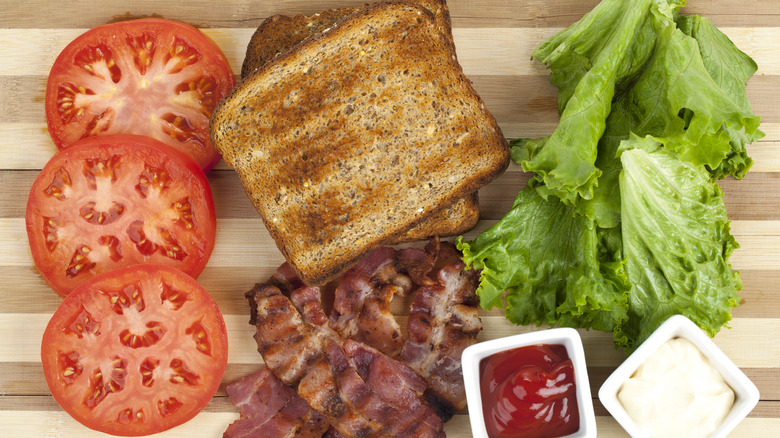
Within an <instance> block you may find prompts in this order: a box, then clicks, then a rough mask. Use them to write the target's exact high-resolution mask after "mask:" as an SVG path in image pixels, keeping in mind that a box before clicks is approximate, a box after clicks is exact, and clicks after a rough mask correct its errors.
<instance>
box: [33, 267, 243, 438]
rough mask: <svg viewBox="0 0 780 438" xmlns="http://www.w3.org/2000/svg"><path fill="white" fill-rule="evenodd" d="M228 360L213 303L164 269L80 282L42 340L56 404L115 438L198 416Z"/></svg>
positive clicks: (128, 271)
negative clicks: (115, 437)
mask: <svg viewBox="0 0 780 438" xmlns="http://www.w3.org/2000/svg"><path fill="white" fill-rule="evenodd" d="M136 290H137V291H139V293H138V294H137V295H136V294H135V293H134V291H136ZM144 324H145V325H144ZM150 327H151V328H150ZM193 327H194V329H193ZM143 330H146V333H144V332H143ZM201 332H202V334H201ZM128 333H130V335H128ZM150 333H151V334H150ZM135 334H138V335H139V336H138V337H137V338H134V337H133V336H132V335H135ZM123 336H124V337H123ZM127 339H129V340H127ZM137 339H140V340H137ZM202 345H205V347H203V346H202ZM227 354H228V345H227V329H226V327H225V322H224V319H223V317H222V314H221V313H220V311H219V308H218V307H217V304H216V303H215V302H214V300H213V299H212V298H211V296H210V295H209V294H208V293H207V292H206V291H205V290H204V289H203V288H202V287H201V286H200V285H199V284H198V283H197V281H195V280H194V279H193V278H192V277H189V276H188V275H186V274H184V273H182V272H181V271H179V270H177V269H174V268H170V267H167V266H162V265H134V266H129V267H126V268H123V269H119V270H116V271H112V272H109V273H106V274H103V275H101V276H98V277H95V278H93V279H91V280H89V281H87V282H85V283H83V284H82V285H81V286H79V287H78V288H76V289H75V290H74V291H73V293H71V294H70V295H68V296H67V297H66V298H65V299H64V300H63V302H62V303H61V304H60V306H59V307H58V309H57V311H56V312H55V313H54V315H53V316H52V318H51V320H50V321H49V323H48V325H47V327H46V330H45V331H44V335H43V339H42V343H41V361H42V366H43V371H44V376H45V378H46V383H47V384H48V386H49V388H50V390H51V393H52V395H53V396H54V399H55V400H56V401H57V403H59V404H60V406H61V407H62V408H63V409H64V410H65V411H66V412H67V413H68V414H69V415H71V416H72V417H73V418H74V419H75V420H77V421H79V422H80V423H82V424H83V425H85V426H87V427H88V428H91V429H94V430H98V431H101V432H105V433H109V434H113V435H121V436H141V435H149V434H153V433H157V432H161V431H164V430H167V429H170V428H172V427H174V426H177V425H179V424H182V423H184V422H186V421H188V420H190V419H191V418H192V417H194V416H195V415H196V414H197V413H198V412H200V411H201V410H202V409H203V408H204V407H205V406H206V405H207V404H208V402H209V401H210V400H211V398H212V397H213V396H214V394H215V393H216V391H217V389H218V388H219V384H220V382H221V380H222V376H223V374H224V371H225V368H226V366H227Z"/></svg>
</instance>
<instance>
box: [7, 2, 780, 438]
mask: <svg viewBox="0 0 780 438" xmlns="http://www.w3.org/2000/svg"><path fill="white" fill-rule="evenodd" d="M360 3H362V0H358V1H354V0H343V1H338V0H322V1H320V0H318V1H311V0H310V1H306V0H290V1H284V2H274V1H270V0H256V1H251V2H250V1H243V0H224V1H220V2H216V1H207V0H193V1H188V2H177V1H166V0H156V1H150V0H134V1H129V0H105V1H102V2H88V1H77V2H53V1H45V0H31V1H26V2H4V5H3V7H2V8H0V9H2V10H0V182H1V183H2V184H1V187H2V189H1V190H0V278H2V279H3V280H2V281H0V436H2V437H26V436H30V437H42V436H47V437H91V436H104V435H102V434H99V433H96V432H92V431H89V430H87V429H85V428H84V427H82V426H81V425H79V424H78V423H76V422H75V421H74V420H72V419H71V418H70V417H69V416H68V415H67V414H65V413H64V412H63V411H62V410H61V409H60V407H59V406H58V405H57V404H56V402H54V401H53V399H52V397H51V396H50V394H49V392H48V389H47V387H46V383H45V382H44V379H43V374H42V371H41V368H40V359H39V351H40V350H39V349H40V342H41V341H40V340H41V334H42V332H43V330H44V327H45V326H46V323H47V321H48V320H49V318H50V316H51V314H52V313H53V312H54V310H55V309H56V307H57V305H58V304H59V303H60V301H61V300H60V298H59V297H58V296H57V295H56V294H55V293H54V292H52V291H51V290H50V289H49V288H48V287H47V285H46V284H45V283H44V282H43V280H42V279H41V277H40V276H39V275H38V273H37V272H36V270H35V267H34V266H33V264H32V260H31V256H30V253H29V249H28V245H27V238H26V234H25V231H24V210H25V205H26V202H27V193H28V191H29V187H30V185H31V184H32V181H33V180H34V179H35V177H36V175H37V173H38V171H39V170H40V169H41V167H42V166H43V165H44V164H45V163H46V161H47V160H48V159H49V158H50V157H51V156H52V155H53V154H54V153H55V152H56V148H55V147H54V145H53V143H52V142H51V140H50V139H49V137H48V134H47V132H46V125H45V119H44V110H43V99H44V97H43V96H44V89H45V84H46V75H47V74H48V71H49V68H50V67H51V64H52V62H53V61H54V59H55V57H56V56H57V54H58V53H59V52H60V50H61V49H62V48H63V47H64V46H65V45H66V44H67V43H68V42H69V41H71V40H72V39H73V38H74V37H76V36H77V35H78V34H80V33H82V32H83V31H84V30H86V29H87V28H90V27H93V26H96V25H99V24H102V23H105V22H107V21H111V20H116V19H121V18H127V17H132V16H145V15H153V14H154V15H160V16H163V17H166V18H171V19H176V20H181V21H184V22H188V23H191V24H193V25H195V26H198V27H200V28H202V29H203V30H204V32H206V33H207V34H208V35H209V36H210V37H212V38H213V39H214V40H215V41H216V42H217V43H218V44H219V45H220V46H221V47H222V49H223V50H224V51H225V53H226V54H227V56H228V58H229V60H230V62H231V66H232V68H233V70H234V72H236V73H238V71H239V70H240V66H241V62H242V61H243V55H244V50H245V47H246V44H247V42H248V40H249V37H250V36H251V34H252V32H253V31H254V29H255V28H256V27H257V26H258V25H259V24H260V23H261V22H262V20H263V19H265V18H266V17H268V16H270V15H273V14H275V13H284V14H292V13H306V14H311V13H314V12H317V11H319V10H322V9H326V8H332V7H341V6H348V5H356V4H360ZM596 3H597V0H558V1H543V0H489V1H456V0H452V1H451V2H450V9H451V14H452V23H453V28H454V29H453V33H454V36H455V43H456V46H457V51H458V58H459V60H460V62H461V64H462V65H463V68H464V71H465V73H466V74H467V75H468V76H469V77H470V78H471V79H472V80H473V82H474V86H475V88H476V89H477V91H478V92H479V93H480V94H481V95H482V97H483V99H484V100H485V103H486V105H487V107H488V108H489V109H490V110H491V111H492V112H493V113H494V114H495V116H496V118H497V119H498V121H499V123H500V124H501V127H502V129H503V131H504V133H505V134H506V136H507V137H510V138H514V137H520V136H524V137H534V136H541V135H545V134H547V133H549V132H551V131H552V130H553V129H554V127H555V125H556V122H557V112H556V101H555V89H554V88H553V87H552V86H551V85H550V84H549V81H548V74H547V72H546V70H545V68H544V67H543V66H541V65H540V64H539V63H537V62H532V61H530V57H531V52H532V51H533V49H534V48H535V47H536V46H537V45H538V44H539V43H541V42H542V41H543V40H544V39H546V38H547V37H549V36H551V35H553V34H554V33H555V32H556V31H557V30H560V29H561V28H564V27H566V26H568V25H569V24H571V23H573V22H574V21H576V20H577V19H579V18H580V17H581V16H582V15H583V14H584V13H586V12H587V11H588V10H590V9H591V8H593V7H594V6H595V5H596ZM685 11H686V12H687V13H696V14H701V15H704V16H707V17H709V18H710V19H711V20H712V21H713V23H714V24H715V25H716V26H718V27H719V28H720V29H721V30H723V31H724V32H725V33H726V34H728V35H729V36H730V37H731V38H732V40H733V41H734V42H735V43H736V45H737V46H738V47H740V48H741V49H742V50H744V51H745V52H747V53H748V54H749V55H750V56H752V57H753V58H754V59H755V60H756V61H757V62H758V65H759V70H758V73H757V74H756V75H755V76H754V77H753V78H752V79H751V80H750V82H749V83H748V95H749V97H750V101H751V103H752V105H753V109H754V111H755V112H756V113H757V114H759V115H760V116H761V118H762V126H761V129H762V130H763V131H764V132H766V134H767V135H766V137H765V138H764V139H763V140H761V141H760V142H758V143H756V144H754V145H752V146H750V148H749V151H750V153H751V155H752V157H753V158H754V160H755V166H754V167H753V169H752V171H751V172H750V174H749V175H748V176H746V177H745V178H744V179H743V180H742V181H735V180H731V179H729V180H725V181H723V182H722V184H721V186H722V188H723V190H724V192H725V194H726V198H725V199H726V204H727V207H728V211H729V216H730V218H731V219H732V221H733V222H732V226H733V232H734V234H735V235H736V238H737V240H738V241H739V243H740V244H741V245H742V247H741V248H740V249H739V250H738V251H736V252H735V253H734V255H733V257H732V264H733V265H734V267H735V268H736V269H739V270H740V271H741V272H742V278H743V281H744V290H743V291H742V294H741V295H742V298H743V302H742V305H741V306H739V307H738V308H736V309H735V310H734V312H733V315H734V320H733V322H732V323H731V328H730V329H724V330H722V331H721V333H720V334H718V336H716V337H715V343H716V344H718V345H719V346H720V347H721V348H722V349H723V350H724V351H725V353H726V354H727V355H728V356H729V357H730V358H731V359H732V360H733V361H734V362H735V363H736V364H737V365H738V366H739V367H740V368H741V369H742V370H743V371H744V372H745V373H746V374H747V375H748V376H749V377H750V378H751V379H752V380H753V382H755V384H756V385H757V386H758V388H759V390H760V392H761V401H760V402H759V403H758V406H757V407H756V408H755V409H754V410H753V411H752V413H751V414H750V415H749V417H748V418H747V419H746V420H744V421H743V422H742V423H741V424H740V425H739V426H738V428H737V429H736V430H735V431H734V433H733V434H732V436H735V437H750V438H756V437H776V436H778V435H780V288H779V287H778V284H780V104H778V102H780V49H778V48H779V47H780V0H762V1H759V0H753V1H743V0H708V1H705V0H690V5H689V6H688V7H687V8H686V9H685ZM527 179H528V175H527V174H525V173H523V172H522V170H521V169H520V168H519V166H516V165H512V166H511V167H510V168H509V170H508V171H507V172H506V173H505V174H504V175H503V176H501V177H500V178H499V179H498V180H496V181H495V182H493V183H491V184H490V185H489V186H488V187H486V188H484V189H483V190H481V191H480V198H481V203H482V207H481V208H482V221H481V222H480V224H479V226H478V227H477V229H476V230H474V231H472V232H470V233H468V235H467V236H466V237H467V238H473V237H474V236H476V234H477V233H478V232H479V231H481V230H484V229H486V228H487V227H488V226H489V225H491V224H492V223H494V222H495V221H496V220H498V219H500V218H501V216H502V215H503V214H504V213H505V212H506V211H507V210H508V209H509V207H510V206H511V203H512V200H513V198H514V196H515V194H516V193H517V192H518V191H519V190H520V189H521V188H522V187H523V186H524V185H525V183H526V181H527ZM209 182H210V183H211V186H212V188H213V192H214V198H215V202H216V206H217V216H218V223H219V224H218V226H219V228H218V236H217V245H216V248H215V250H214V254H213V256H212V258H211V260H210V262H209V264H208V266H207V267H206V270H205V271H204V273H203V274H202V276H201V277H200V279H199V280H200V282H201V283H202V284H203V285H204V287H205V288H206V289H207V290H208V291H209V292H210V293H211V294H212V295H213V296H214V298H215V299H216V301H217V303H218V304H219V306H220V308H221V310H222V312H223V313H224V315H225V319H226V321H227V325H228V329H229V334H230V338H229V342H230V355H229V365H228V368H227V372H226V374H225V377H224V380H223V385H222V388H220V391H219V392H218V393H217V395H216V396H215V397H214V399H213V400H212V402H211V403H210V404H209V406H208V407H207V408H206V409H205V411H204V412H202V413H201V414H199V415H198V416H197V417H196V418H195V419H193V420H192V421H190V422H189V423H187V424H185V425H182V426H180V427H178V428H175V429H173V430H170V431H168V432H165V433H163V434H161V435H160V436H165V437H193V436H198V437H218V436H221V434H222V432H223V431H224V429H225V428H226V427H227V425H228V424H229V423H230V422H232V421H233V420H234V419H236V418H237V413H236V411H235V410H234V408H233V407H232V406H231V405H230V403H229V401H228V400H227V397H226V396H225V393H224V385H225V384H226V383H229V382H231V381H233V380H236V379H238V378H239V377H242V376H244V375H246V374H249V373H250V372H252V371H254V370H256V369H258V367H259V366H260V356H259V355H258V354H257V353H256V351H255V343H254V341H253V339H252V334H253V327H251V326H249V325H248V324H247V320H248V315H247V308H246V303H245V301H244V299H243V293H244V292H245V291H246V290H248V289H249V288H251V286H252V285H253V284H254V283H255V282H257V281H261V280H263V279H265V278H267V277H268V276H269V275H270V274H271V272H272V271H273V270H274V269H275V267H276V266H278V265H279V264H280V263H281V262H282V257H281V255H280V254H279V252H278V251H277V249H276V247H275V246H274V244H273V241H272V240H271V239H270V237H269V236H268V234H267V232H266V230H265V228H264V227H263V225H262V223H261V221H260V219H259V216H258V215H257V213H256V212H255V211H254V209H253V208H252V206H251V204H250V203H249V201H248V199H247V198H246V196H245V195H244V193H243V190H242V188H241V186H240V184H239V182H238V178H237V177H236V174H235V173H234V172H233V171H232V170H230V169H229V168H227V166H225V165H224V163H221V164H219V165H218V166H217V168H216V169H215V170H213V171H212V172H211V173H210V175H209ZM393 310H394V312H395V313H396V314H397V315H398V316H399V319H401V323H402V326H403V325H405V310H404V308H403V306H402V305H400V304H396V305H395V306H394V307H393ZM482 320H483V322H484V326H485V330H484V332H483V334H482V335H481V339H483V340H486V339H492V338H496V337H500V336H505V335H510V334H514V333H518V332H526V331H530V330H533V329H534V328H532V327H515V326H512V325H510V324H509V323H507V322H506V321H505V319H504V318H503V316H501V314H500V313H497V312H483V315H482ZM581 334H582V337H583V341H584V344H585V352H586V357H587V361H588V368H589V375H590V381H591V386H592V388H591V389H592V393H593V394H594V399H595V394H596V393H597V392H598V388H599V387H600V386H601V383H602V382H603V381H604V379H605V378H606V377H607V376H608V375H609V373H610V372H611V371H612V370H614V368H615V367H616V366H618V365H619V364H620V363H621V362H622V360H623V359H624V358H625V355H624V353H623V352H621V351H616V350H615V349H614V347H613V344H612V340H611V335H609V334H604V333H599V332H585V331H583V332H582V333H581ZM595 406H596V413H597V415H598V430H599V436H603V437H620V436H626V434H625V432H624V431H623V430H622V429H621V428H620V426H619V425H618V424H617V423H616V422H615V421H614V420H613V419H612V418H611V417H610V416H609V415H608V413H607V412H606V410H605V409H604V408H603V407H602V406H601V404H600V403H599V402H598V400H597V399H595ZM446 431H447V434H448V436H452V437H468V436H471V433H470V428H469V425H468V417H467V415H466V414H465V413H460V414H459V415H457V416H456V417H455V418H454V419H453V420H452V421H451V422H450V423H448V424H447V428H446Z"/></svg>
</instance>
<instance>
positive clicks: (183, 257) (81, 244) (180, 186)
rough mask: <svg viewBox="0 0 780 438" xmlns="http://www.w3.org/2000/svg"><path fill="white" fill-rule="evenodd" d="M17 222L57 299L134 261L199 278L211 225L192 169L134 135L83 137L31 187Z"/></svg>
mask: <svg viewBox="0 0 780 438" xmlns="http://www.w3.org/2000/svg"><path fill="white" fill-rule="evenodd" d="M25 219H26V225H27V237H28V239H29V241H30V249H31V251H32V256H33V260H34V262H35V266H37V267H38V270H39V271H40V272H41V274H42V275H43V277H44V279H46V281H47V282H48V283H49V284H50V285H51V287H52V288H54V290H55V291H57V293H59V294H60V295H63V296H65V295H67V294H68V293H69V292H70V291H71V290H73V288H75V287H76V286H77V285H79V284H80V283H82V282H84V281H85V280H87V279H89V278H91V277H94V276H96V275H98V274H101V273H104V272H108V271H111V270H113V269H117V268H120V267H124V266H129V265H133V264H136V263H158V264H163V265H168V266H173V267H176V268H179V269H181V270H182V271H184V272H185V273H186V274H189V275H191V276H193V277H197V276H198V275H199V274H200V273H201V272H202V271H203V268H204V267H205V266H206V263H207V262H208V259H209V256H210V255H211V251H212V249H213V248H214V238H215V233H216V227H217V224H216V215H215V212H214V200H213V198H212V195H211V188H210V187H209V184H208V181H207V180H206V176H205V175H204V174H203V172H202V171H201V170H200V168H198V165H197V164H195V162H194V161H192V159H190V158H189V157H188V156H186V155H185V154H184V153H182V152H179V151H177V150H174V149H172V148H170V147H168V146H166V145H164V144H162V143H160V142H158V141H156V140H153V139H151V138H148V137H142V136H137V135H111V136H100V137H90V138H86V139H84V140H81V141H79V142H78V143H77V144H74V145H72V146H70V147H68V148H67V149H65V150H63V151H61V152H59V153H58V154H57V155H55V156H54V157H52V159H51V160H50V161H49V162H48V163H47V164H46V166H45V167H44V168H43V170H42V171H41V173H40V174H39V175H38V178H37V179H36V180H35V182H34V183H33V186H32V189H31V190H30V196H29V198H28V200H27V213H26V217H25Z"/></svg>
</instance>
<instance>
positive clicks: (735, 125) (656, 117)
mask: <svg viewBox="0 0 780 438" xmlns="http://www.w3.org/2000/svg"><path fill="white" fill-rule="evenodd" d="M704 44H705V46H706V45H711V43H710V42H709V40H708V42H706V43H704ZM732 45H733V44H732ZM699 50H700V46H699V44H697V40H695V39H694V38H692V37H690V36H687V35H685V34H684V33H683V32H682V31H681V30H680V29H677V27H676V26H675V25H674V24H670V25H667V26H663V27H661V28H659V31H658V38H657V44H656V49H655V52H654V55H653V58H652V59H651V61H650V62H648V64H647V66H646V68H645V70H643V72H642V73H641V75H639V76H638V77H637V78H636V80H635V82H634V84H633V86H632V87H631V89H630V90H629V91H628V92H627V93H626V96H625V97H624V98H623V99H621V100H622V102H623V103H624V104H623V105H621V108H620V110H621V111H624V112H626V113H628V114H630V115H631V117H632V118H633V121H632V123H631V125H632V128H631V130H632V132H634V133H635V134H637V135H639V136H641V137H644V136H646V135H652V136H654V137H658V138H663V139H664V147H665V148H667V149H669V150H674V151H676V152H677V153H678V154H679V155H680V158H682V159H684V160H686V161H689V162H691V163H693V164H695V165H705V166H707V167H708V168H709V169H711V170H712V172H713V176H716V177H719V178H722V177H724V176H727V175H732V174H733V175H735V176H737V177H741V176H742V175H744V174H745V172H747V170H748V168H749V166H750V164H751V163H752V161H751V160H750V158H749V157H748V156H747V152H746V150H745V147H744V145H745V143H746V142H752V141H754V140H756V139H758V138H760V136H761V135H762V134H761V132H760V131H758V125H759V122H760V119H759V117H758V116H754V115H753V114H752V112H751V111H750V107H749V105H746V104H745V103H744V100H745V99H746V96H745V82H744V80H742V82H741V83H742V85H741V89H737V88H735V85H734V84H735V82H736V79H735V78H730V79H729V78H727V77H720V79H721V82H722V83H723V87H722V86H721V85H719V84H718V83H717V82H716V81H715V80H714V79H713V77H712V76H711V74H710V72H709V71H708V69H707V68H706V66H705V63H704V61H703V59H702V54H701V53H700V51H699ZM737 59H738V60H739V59H742V58H741V57H739V58H737ZM712 68H714V67H712Z"/></svg>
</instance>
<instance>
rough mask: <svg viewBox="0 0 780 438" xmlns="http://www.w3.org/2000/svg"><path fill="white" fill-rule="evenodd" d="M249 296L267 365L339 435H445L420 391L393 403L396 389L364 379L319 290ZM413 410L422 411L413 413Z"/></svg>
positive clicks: (260, 291) (267, 289)
mask: <svg viewBox="0 0 780 438" xmlns="http://www.w3.org/2000/svg"><path fill="white" fill-rule="evenodd" d="M248 298H250V302H254V307H255V309H256V314H255V315H254V319H255V322H256V325H257V334H256V335H255V339H256V340H257V343H258V350H259V351H260V353H261V354H262V355H263V358H264V359H265V361H266V364H267V366H268V367H269V368H270V369H271V371H273V372H274V374H276V375H277V376H278V377H280V378H281V379H282V380H283V381H284V382H285V383H287V384H289V385H291V386H293V387H296V388H297V392H298V395H299V396H301V397H302V398H303V399H304V400H305V401H306V402H307V403H308V404H309V406H311V407H312V408H314V409H315V410H317V411H318V412H319V413H320V414H322V415H323V416H325V417H326V418H327V421H328V422H329V423H330V425H331V426H333V427H334V428H335V429H337V430H338V432H340V433H341V434H343V435H344V436H346V437H353V436H354V437H368V436H398V437H403V436H431V437H436V436H444V432H443V431H442V429H443V426H442V425H441V422H440V421H439V423H438V425H436V423H435V422H433V421H431V420H430V418H431V416H435V414H433V411H432V410H431V409H430V408H427V407H426V406H424V405H423V404H422V402H421V400H420V398H419V396H418V394H417V393H415V394H413V395H414V396H415V397H412V399H411V400H400V399H399V398H396V399H392V400H387V399H385V398H384V397H383V395H387V394H389V393H391V391H390V390H389V389H388V388H383V387H382V386H381V385H382V384H386V382H383V381H381V380H380V379H372V380H370V381H369V382H367V381H366V380H364V378H363V377H362V376H361V375H360V373H359V372H358V370H357V368H356V367H355V366H354V365H353V364H352V363H351V362H350V360H349V356H348V354H347V352H346V351H345V347H344V344H345V341H344V339H343V338H342V337H341V336H339V335H338V334H337V333H336V332H335V331H333V330H332V329H331V328H330V327H329V326H328V325H327V323H326V322H327V319H326V318H325V314H324V312H323V311H322V308H321V307H320V299H319V289H317V288H313V287H303V288H299V289H296V290H295V291H293V292H292V294H291V296H290V298H289V299H288V298H287V297H285V296H284V295H283V294H282V292H281V290H280V289H279V288H278V287H276V286H270V285H259V286H257V287H256V288H255V289H254V290H253V291H252V292H250V293H249V294H248ZM301 346H306V348H307V350H306V351H305V352H304V351H302V350H301ZM366 348H368V347H366ZM301 354H304V355H303V356H300V355H301ZM376 354H381V353H379V352H376ZM386 360H387V361H392V359H390V358H386ZM380 362H381V361H378V363H380ZM388 363H392V362H388ZM394 367H395V368H397V367H403V365H402V364H397V365H394ZM386 372H392V367H391V368H390V369H388V370H387V371H386ZM404 375H413V372H411V371H406V372H405V373H404ZM399 378H402V379H405V378H406V377H405V376H404V377H399ZM404 401H405V403H404V404H399V403H400V402H404ZM409 406H415V407H417V406H420V407H421V408H419V409H416V410H415V412H413V413H410V412H409ZM426 408H427V410H426ZM432 423H433V424H432Z"/></svg>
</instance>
